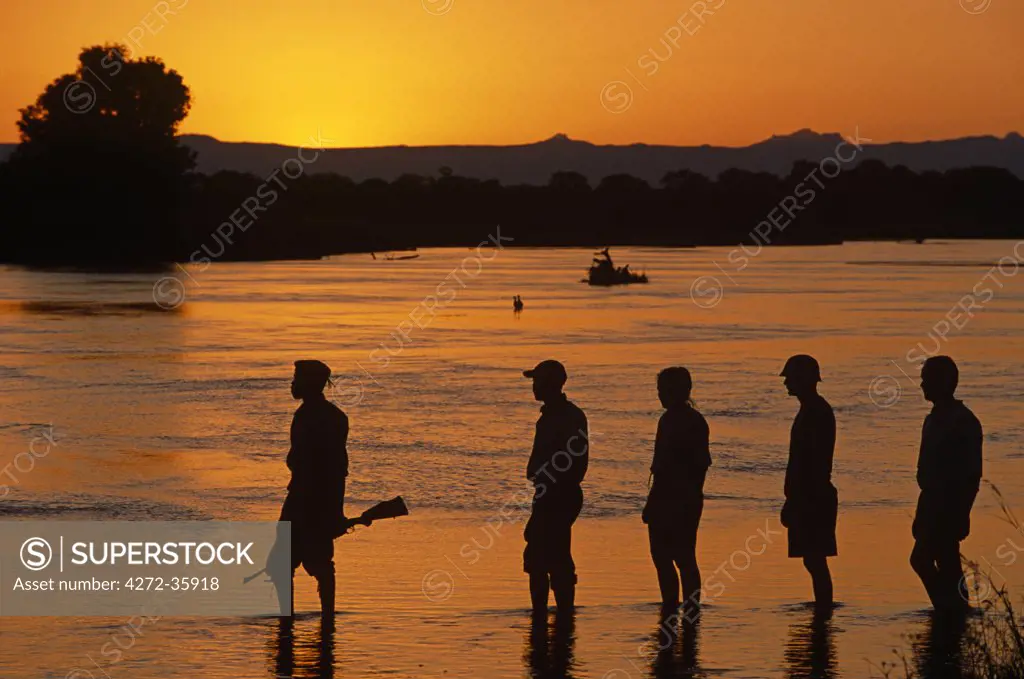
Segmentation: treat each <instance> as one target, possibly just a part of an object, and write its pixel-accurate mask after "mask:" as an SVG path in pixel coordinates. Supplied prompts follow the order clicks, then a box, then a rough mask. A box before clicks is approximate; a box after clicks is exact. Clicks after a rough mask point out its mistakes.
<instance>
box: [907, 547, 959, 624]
mask: <svg viewBox="0 0 1024 679" xmlns="http://www.w3.org/2000/svg"><path fill="white" fill-rule="evenodd" d="M957 559H958V560H959V554H958V555H957ZM935 560H936V555H935V550H933V549H932V548H931V547H930V546H929V545H928V544H927V543H925V542H922V541H921V540H918V541H916V542H914V549H913V551H911V552H910V567H911V568H913V569H914V572H915V573H917V577H919V578H921V584H922V585H924V589H925V591H926V592H927V593H928V599H929V600H930V601H931V602H932V607H934V608H941V607H942V599H943V596H942V585H941V577H940V576H939V570H938V568H937V567H936V565H935Z"/></svg>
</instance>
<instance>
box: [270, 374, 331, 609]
mask: <svg viewBox="0 0 1024 679" xmlns="http://www.w3.org/2000/svg"><path fill="white" fill-rule="evenodd" d="M330 376H331V369H330V368H328V367H327V366H326V365H325V364H323V363H321V362H320V361H296V362H295V377H294V379H293V380H292V396H293V397H294V398H296V399H301V400H302V405H301V406H299V409H298V410H296V411H295V417H294V418H293V419H292V427H291V449H290V450H289V451H288V460H287V463H288V469H289V470H291V474H292V478H291V482H290V483H289V484H288V497H287V498H286V499H285V501H284V507H282V508H281V518H280V520H281V521H291V527H292V533H291V538H292V559H291V571H292V572H291V573H289V574H288V578H289V579H290V578H291V577H292V575H294V571H295V569H296V568H298V567H299V566H300V565H301V566H303V567H304V568H305V570H306V572H307V573H309V574H310V575H311V576H313V577H314V578H316V582H317V592H319V594H320V611H321V615H322V616H323V619H324V621H325V622H329V623H333V621H334V590H335V582H334V537H335V535H338V534H339V533H340V532H341V528H340V527H341V526H342V524H343V522H344V520H345V506H344V503H345V478H346V477H347V476H348V452H347V451H346V449H345V446H346V443H347V441H348V417H346V416H345V413H343V412H342V411H341V410H339V409H338V408H337V406H335V405H334V404H333V403H331V402H330V401H328V400H327V398H326V397H325V396H324V393H323V391H324V387H325V386H326V385H327V382H328V380H329V379H330ZM271 577H274V574H271ZM278 577H279V576H278ZM275 585H276V586H277V587H278V589H279V591H280V589H281V587H283V586H285V585H284V583H280V584H279V583H278V582H276V581H275ZM287 586H288V587H289V588H290V587H291V582H288V583H287ZM293 612H294V611H293Z"/></svg>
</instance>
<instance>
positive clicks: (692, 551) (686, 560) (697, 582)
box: [676, 507, 703, 614]
mask: <svg viewBox="0 0 1024 679" xmlns="http://www.w3.org/2000/svg"><path fill="white" fill-rule="evenodd" d="M702 513H703V507H701V508H700V509H698V510H696V511H695V512H694V513H692V514H691V515H690V516H688V517H687V519H686V521H685V522H684V523H683V524H682V526H681V528H682V530H683V533H682V534H681V535H679V549H678V551H677V556H676V565H677V566H679V576H680V580H681V581H682V585H683V606H684V607H685V608H686V611H685V613H687V614H695V613H698V612H700V596H701V591H700V587H701V579H700V568H699V567H698V566H697V529H698V527H699V526H700V517H701V514H702Z"/></svg>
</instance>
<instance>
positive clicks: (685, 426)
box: [641, 367, 711, 613]
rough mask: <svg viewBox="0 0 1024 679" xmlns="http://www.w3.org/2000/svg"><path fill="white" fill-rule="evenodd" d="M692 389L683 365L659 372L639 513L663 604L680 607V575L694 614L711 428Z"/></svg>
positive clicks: (667, 606)
mask: <svg viewBox="0 0 1024 679" xmlns="http://www.w3.org/2000/svg"><path fill="white" fill-rule="evenodd" d="M692 390H693V381H692V379H691V377H690V371H688V370H687V369H686V368H678V367H677V368H665V369H664V370H662V371H661V372H660V373H658V399H659V400H660V401H661V405H662V406H663V407H664V408H665V412H664V413H662V415H661V419H659V420H658V433H657V435H656V437H655V439H654V460H653V462H652V463H651V478H652V481H653V483H652V484H651V490H650V493H649V494H648V495H647V504H645V505H644V509H643V513H642V515H641V518H642V519H643V522H644V523H646V524H647V533H648V537H649V539H650V544H651V559H652V560H653V561H654V568H655V570H656V571H657V573H658V586H659V588H660V589H661V602H662V607H663V609H665V610H666V611H675V610H676V609H678V608H679V584H680V580H681V581H682V590H683V600H684V601H685V602H686V605H687V607H688V609H690V610H688V611H687V613H690V612H693V613H696V612H697V611H698V610H699V607H700V587H701V579H700V570H699V569H698V567H697V528H698V526H699V525H700V517H701V514H702V513H703V512H704V479H705V477H706V476H707V473H708V467H710V466H711V450H710V443H709V439H710V431H709V429H708V423H707V420H705V419H704V416H703V415H701V414H700V412H699V411H698V410H697V409H696V408H695V407H694V405H693V401H692V400H691V399H690V392H691V391H692ZM677 568H678V572H677V571H676V569H677Z"/></svg>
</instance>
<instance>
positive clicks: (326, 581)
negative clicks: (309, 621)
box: [306, 559, 336, 623]
mask: <svg viewBox="0 0 1024 679" xmlns="http://www.w3.org/2000/svg"><path fill="white" fill-rule="evenodd" d="M306 572H307V573H309V574H310V575H312V576H313V577H314V578H316V591H317V594H318V595H319V596H320V618H321V619H322V620H323V621H324V622H325V623H327V622H330V623H333V622H334V593H335V587H336V585H335V580H334V560H333V559H332V560H330V561H326V562H324V561H320V562H317V563H314V564H306Z"/></svg>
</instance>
